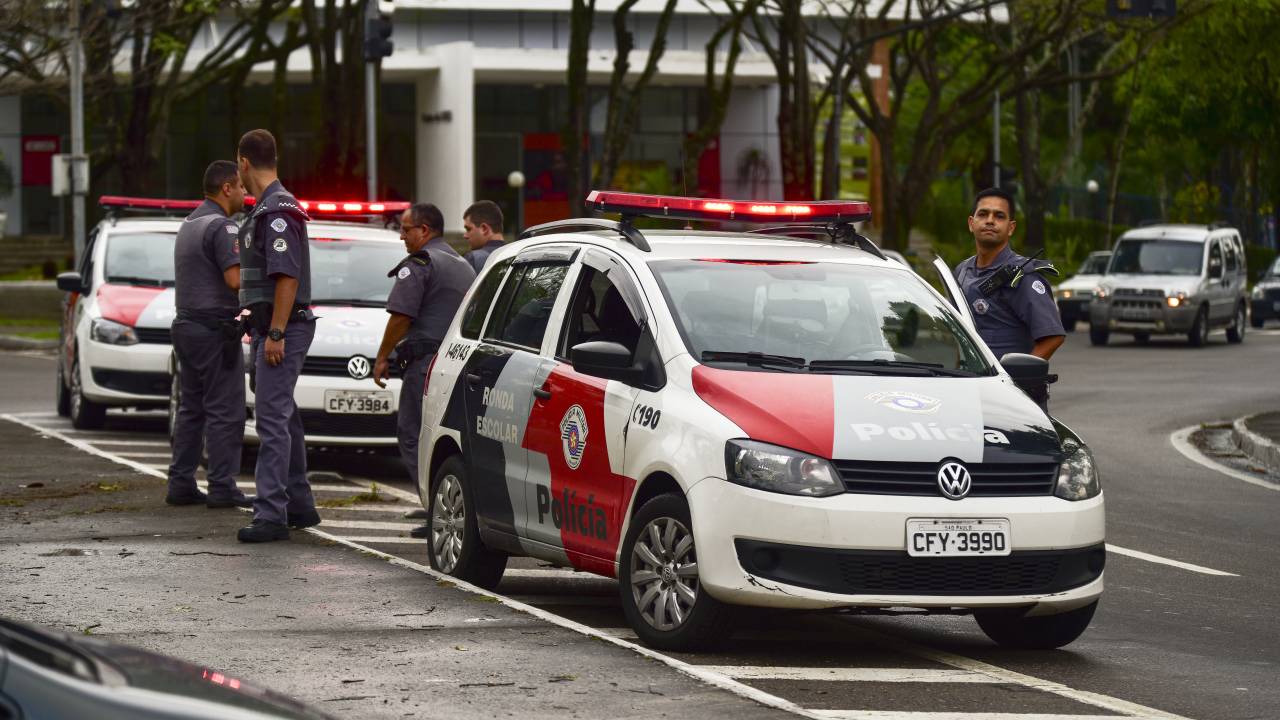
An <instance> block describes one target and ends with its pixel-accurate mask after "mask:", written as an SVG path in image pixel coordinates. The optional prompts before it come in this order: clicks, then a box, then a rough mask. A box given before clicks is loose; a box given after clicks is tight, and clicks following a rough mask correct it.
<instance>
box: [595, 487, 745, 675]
mask: <svg viewBox="0 0 1280 720" xmlns="http://www.w3.org/2000/svg"><path fill="white" fill-rule="evenodd" d="M692 528H693V522H692V521H691V519H690V515H689V505H688V503H686V502H685V499H684V497H682V496H680V495H676V494H674V493H668V494H666V495H659V496H658V497H656V498H654V499H652V500H650V501H649V502H647V503H645V504H644V506H643V507H641V508H640V511H639V512H637V513H636V516H635V517H634V518H633V519H632V521H631V525H630V527H629V528H628V529H627V536H626V537H625V538H624V539H623V541H622V563H621V568H620V572H619V573H618V580H619V591H620V593H621V595H622V611H623V613H624V614H625V615H626V616H627V622H628V623H630V625H631V627H632V629H634V630H635V631H636V635H637V636H639V638H640V639H641V640H642V641H643V642H644V643H645V644H646V645H649V646H650V647H655V648H659V649H662V650H674V651H689V650H697V649H700V648H705V647H707V646H709V645H711V644H712V643H714V642H716V641H717V640H721V639H723V638H724V637H725V636H726V635H727V634H728V631H729V625H730V621H731V618H730V608H729V607H728V606H727V605H725V604H724V603H721V602H720V601H719V600H716V599H715V598H713V597H711V596H710V595H709V594H707V591H706V590H705V589H704V588H703V587H702V585H701V583H700V582H699V579H698V555H697V549H696V548H695V547H694V542H693V530H692Z"/></svg>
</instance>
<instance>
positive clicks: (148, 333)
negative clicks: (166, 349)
mask: <svg viewBox="0 0 1280 720" xmlns="http://www.w3.org/2000/svg"><path fill="white" fill-rule="evenodd" d="M133 332H134V333H136V334H137V336H138V342H140V343H152V344H155V345H172V344H173V340H172V338H171V337H170V333H169V328H144V327H136V328H134V329H133Z"/></svg>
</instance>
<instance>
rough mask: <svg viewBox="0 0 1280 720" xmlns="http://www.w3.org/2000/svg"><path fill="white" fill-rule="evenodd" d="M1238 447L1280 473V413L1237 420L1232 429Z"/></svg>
mask: <svg viewBox="0 0 1280 720" xmlns="http://www.w3.org/2000/svg"><path fill="white" fill-rule="evenodd" d="M1231 434H1232V437H1233V438H1234V440H1235V443H1236V445H1237V446H1238V447H1239V448H1240V449H1241V450H1242V451H1243V452H1244V453H1245V454H1246V455H1248V456H1249V457H1251V458H1253V460H1254V461H1256V462H1257V463H1259V464H1260V465H1262V466H1264V467H1266V468H1267V469H1268V470H1270V471H1272V472H1280V412H1267V413H1261V414H1258V415H1252V416H1249V417H1243V418H1240V419H1239V420H1236V421H1235V422H1234V423H1233V424H1232V428H1231Z"/></svg>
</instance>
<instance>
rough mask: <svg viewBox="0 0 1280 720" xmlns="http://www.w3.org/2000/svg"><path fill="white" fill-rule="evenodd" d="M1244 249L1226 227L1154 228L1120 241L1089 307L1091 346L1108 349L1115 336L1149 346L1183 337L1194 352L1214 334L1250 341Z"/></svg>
mask: <svg viewBox="0 0 1280 720" xmlns="http://www.w3.org/2000/svg"><path fill="white" fill-rule="evenodd" d="M1246 277H1247V273H1246V268H1245V259H1244V243H1243V242H1241V240H1240V233H1239V232H1237V231H1236V230H1235V229H1234V228H1230V227H1223V226H1219V225H1208V226H1205V225H1151V226H1147V227H1143V228H1138V229H1136V230H1130V231H1129V232H1127V233H1125V234H1124V235H1122V236H1121V237H1120V240H1119V241H1117V242H1116V246H1115V250H1114V253H1113V254H1112V256H1111V262H1110V264H1109V265H1108V266H1107V272H1106V274H1105V275H1104V276H1103V278H1102V280H1100V281H1099V283H1098V287H1097V288H1096V289H1095V290H1094V291H1093V301H1092V302H1091V303H1090V304H1089V340H1090V342H1092V343H1093V344H1094V345H1106V344H1107V340H1108V339H1109V338H1110V336H1111V334H1112V333H1125V334H1129V335H1133V339H1134V341H1135V342H1138V343H1144V342H1146V341H1147V339H1148V338H1150V337H1151V336H1152V335H1182V334H1185V335H1186V336H1187V341H1188V342H1190V343H1191V345H1192V346H1193V347H1200V346H1202V345H1204V344H1206V343H1208V342H1209V332H1210V331H1211V330H1214V329H1218V328H1225V329H1226V331H1227V342H1231V343H1238V342H1242V341H1243V340H1244V329H1245V325H1246V324H1247V323H1248V317H1247V308H1248V304H1249V297H1248V294H1247V292H1246V289H1245V280H1246Z"/></svg>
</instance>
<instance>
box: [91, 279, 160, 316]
mask: <svg viewBox="0 0 1280 720" xmlns="http://www.w3.org/2000/svg"><path fill="white" fill-rule="evenodd" d="M162 292H164V288H160V287H142V286H135V285H103V286H102V287H100V288H98V311H99V312H100V313H102V317H104V318H106V319H107V320H115V321H116V322H118V323H124V324H125V325H136V324H138V316H139V315H141V314H142V311H143V310H146V309H147V306H148V305H150V304H151V302H152V301H153V300H155V299H156V296H158V295H159V294H160V293H162Z"/></svg>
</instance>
